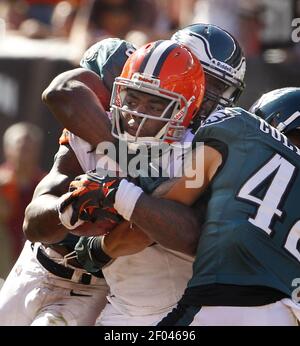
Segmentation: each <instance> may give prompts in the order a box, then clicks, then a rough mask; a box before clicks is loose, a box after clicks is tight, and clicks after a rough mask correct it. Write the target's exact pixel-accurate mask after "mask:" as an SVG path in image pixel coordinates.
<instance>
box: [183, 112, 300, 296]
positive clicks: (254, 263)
mask: <svg viewBox="0 0 300 346" xmlns="http://www.w3.org/2000/svg"><path fill="white" fill-rule="evenodd" d="M194 141H195V143H194V146H195V145H196V143H197V142H204V143H205V144H207V145H209V146H212V147H215V148H216V149H217V150H218V151H219V152H221V154H222V157H223V164H222V167H220V169H219V171H218V172H217V174H216V175H215V177H214V178H213V181H212V183H211V185H210V196H211V197H210V199H209V202H208V206H207V214H206V221H205V223H204V225H203V229H202V231H201V236H200V240H199V245H198V249H197V256H196V260H195V263H194V273H193V277H192V279H191V280H190V282H189V284H188V287H196V286H200V285H207V284H215V283H217V284H231V285H245V286H252V285H253V286H254V285H256V286H266V287H271V288H274V289H276V290H279V291H281V292H284V293H285V294H287V295H291V293H292V291H293V290H294V289H295V287H294V286H293V280H294V279H296V278H300V246H299V245H300V174H299V169H300V149H298V148H297V147H295V146H294V145H292V144H291V143H290V142H289V141H288V139H287V138H286V137H285V136H284V135H283V134H281V133H279V132H278V131H277V130H276V129H274V128H273V127H271V126H270V125H268V124H267V123H266V122H265V121H264V120H262V119H259V118H258V117H256V116H254V115H252V114H250V113H248V112H246V111H244V110H243V109H240V108H233V109H225V110H224V111H220V112H218V113H215V114H213V115H211V116H210V117H209V118H208V119H207V121H206V122H205V123H204V125H203V126H202V127H201V128H200V129H199V130H198V131H197V133H196V136H195V140H194Z"/></svg>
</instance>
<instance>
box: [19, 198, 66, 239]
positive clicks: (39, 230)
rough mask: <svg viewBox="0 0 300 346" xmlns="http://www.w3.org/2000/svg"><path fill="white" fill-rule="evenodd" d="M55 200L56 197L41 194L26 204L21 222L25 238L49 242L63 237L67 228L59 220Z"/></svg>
mask: <svg viewBox="0 0 300 346" xmlns="http://www.w3.org/2000/svg"><path fill="white" fill-rule="evenodd" d="M57 200H58V197H55V196H52V195H42V196H39V197H37V198H35V199H34V200H33V201H32V202H31V203H30V204H29V205H28V206H27V208H26V211H25V218H24V223H23V231H24V233H25V235H26V237H27V239H29V240H30V241H32V242H37V241H39V242H42V243H49V244H51V243H56V242H58V241H60V240H62V239H64V238H65V236H66V234H67V233H68V229H66V228H65V227H64V226H62V225H61V222H60V220H59V217H58V212H57V207H56V205H57Z"/></svg>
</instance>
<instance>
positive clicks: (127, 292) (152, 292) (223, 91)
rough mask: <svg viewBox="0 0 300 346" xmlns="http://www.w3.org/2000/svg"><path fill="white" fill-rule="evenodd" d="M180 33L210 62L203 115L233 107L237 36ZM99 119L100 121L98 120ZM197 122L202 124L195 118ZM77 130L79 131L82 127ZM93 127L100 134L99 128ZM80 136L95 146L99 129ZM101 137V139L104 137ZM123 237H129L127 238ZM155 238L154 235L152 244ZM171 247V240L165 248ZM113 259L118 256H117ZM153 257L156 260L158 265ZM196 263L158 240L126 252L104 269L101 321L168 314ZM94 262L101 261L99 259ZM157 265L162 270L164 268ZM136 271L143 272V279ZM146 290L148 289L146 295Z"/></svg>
mask: <svg viewBox="0 0 300 346" xmlns="http://www.w3.org/2000/svg"><path fill="white" fill-rule="evenodd" d="M182 31H183V33H181V34H179V35H175V37H176V40H180V39H182V41H183V42H182V43H184V44H185V45H186V46H188V45H190V49H191V50H192V51H193V53H194V54H196V55H197V57H198V58H200V60H201V62H202V61H203V62H204V63H205V62H206V64H204V65H203V66H204V71H205V75H206V82H207V84H206V87H207V89H206V96H205V103H206V106H205V107H206V111H203V110H202V111H201V113H200V116H201V118H202V117H205V115H207V114H206V112H209V111H211V110H213V109H216V108H221V107H222V106H225V105H228V106H229V105H232V104H233V103H234V102H235V101H236V100H237V98H238V96H239V94H240V92H241V91H242V89H243V77H244V72H245V58H244V56H243V54H242V52H241V50H240V47H239V45H238V43H237V42H236V40H235V39H234V38H233V37H232V36H231V35H230V34H228V33H227V32H225V31H223V30H222V29H221V28H218V27H216V26H214V25H204V24H197V25H193V26H191V27H188V28H186V29H184V30H182ZM191 42H192V43H191ZM203 42H204V43H205V45H204V43H203ZM216 42H218V44H219V43H220V42H222V43H223V50H218V49H217V48H218V45H216ZM207 46H208V47H211V48H210V49H209V50H208V52H209V53H206V51H207ZM205 48H206V49H205ZM211 52H212V53H211ZM230 57H234V59H232V60H231V59H230ZM228 71H229V72H230V73H229V72H228ZM225 72H226V73H225ZM224 75H225V77H224ZM80 116H81V112H80V111H76V110H75V109H74V110H72V111H70V109H68V113H67V112H65V113H64V112H61V113H60V114H59V115H58V117H59V118H60V119H61V121H62V122H63V123H64V125H66V120H68V121H69V120H70V119H72V120H73V119H74V120H73V121H74V124H76V123H77V122H78V119H79V118H80ZM72 117H73V118H72ZM199 119H200V117H199ZM95 120H96V121H97V119H95ZM89 121H90V120H89ZM197 123H199V122H198V121H197ZM70 125H71V126H72V124H71V122H70V121H69V123H68V126H69V127H70ZM71 129H72V127H71ZM74 129H75V130H76V131H77V130H78V128H74ZM92 130H94V131H95V132H97V131H96V127H95V126H93V128H92ZM99 130H100V128H99ZM78 134H79V135H80V136H81V137H82V138H85V139H86V140H88V141H89V142H91V143H93V144H97V139H96V140H95V136H96V135H95V133H93V134H90V135H89V134H88V132H86V131H81V132H79V133H78ZM89 136H91V137H89ZM98 138H99V139H98V141H100V140H101V139H100V136H98ZM198 207H199V206H198ZM124 238H125V239H126V237H124ZM123 241H124V240H123ZM152 242H153V241H152V240H151V239H150V240H149V244H148V245H150V244H151V243H152ZM107 243H108V238H107V237H104V238H102V241H101V242H99V244H100V246H101V245H102V247H104V249H105V253H106V254H110V249H109V248H108V247H107V246H106V245H107ZM89 244H93V245H92V246H93V250H94V251H93V252H95V254H94V255H96V256H97V253H101V251H102V252H103V249H100V250H99V249H97V248H96V246H95V243H94V242H92V241H90V242H89ZM96 244H97V243H96ZM170 245H171V244H168V246H167V247H170ZM131 246H132V243H131ZM143 246H144V245H143ZM127 250H128V249H127ZM112 257H113V258H114V256H112ZM153 259H156V260H155V263H154V262H153V261H154V260H153ZM166 260H167V262H168V263H173V264H174V268H175V267H176V268H177V271H176V272H174V270H173V269H172V267H173V266H172V267H170V268H169V269H168V268H166V271H163V270H162V268H164V267H165V264H164V263H166ZM192 261H193V258H192V257H190V256H185V257H184V256H183V255H182V254H179V253H178V252H175V253H172V251H170V250H167V249H165V248H164V247H162V246H161V245H159V244H155V245H152V246H150V247H147V248H146V249H145V250H144V251H140V252H139V253H136V254H135V255H131V256H122V257H120V258H117V259H114V260H113V261H111V262H109V263H108V264H106V265H105V267H104V268H103V272H104V275H105V277H106V279H107V281H108V282H109V286H110V289H111V292H110V295H109V296H108V299H109V301H110V304H108V305H107V307H106V308H105V309H104V311H103V313H102V314H101V317H100V319H99V323H100V324H102V325H125V324H128V325H129V324H132V325H139V324H150V323H155V321H157V320H158V319H159V317H160V316H161V315H162V314H166V313H167V312H168V311H169V310H170V309H171V308H172V306H174V304H176V300H177V299H178V296H179V295H180V294H181V293H182V292H183V290H184V288H185V285H186V282H187V280H188V278H189V276H190V275H191V267H192ZM96 262H98V264H99V265H100V264H101V258H100V259H99V260H98V261H96ZM157 268H160V271H158V270H157ZM179 268H180V269H179ZM160 272H161V274H160ZM136 273H143V279H141V278H140V276H139V275H136ZM116 279H117V280H116ZM158 281H159V282H161V285H160V286H158V285H156V284H155V283H156V282H158ZM141 285H143V290H141V289H140V288H141ZM134 287H136V288H137V289H138V291H137V292H136V293H135V292H134V290H133V288H134ZM171 287H173V289H172V290H173V292H174V293H173V294H170V292H171V291H170V289H171ZM174 287H175V288H176V290H174ZM142 292H144V293H143V294H142ZM158 297H159V298H158Z"/></svg>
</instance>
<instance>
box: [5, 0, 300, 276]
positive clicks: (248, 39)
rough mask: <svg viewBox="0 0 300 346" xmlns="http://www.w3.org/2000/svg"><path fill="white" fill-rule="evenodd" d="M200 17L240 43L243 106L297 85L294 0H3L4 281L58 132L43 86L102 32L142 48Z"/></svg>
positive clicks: (299, 4)
mask: <svg viewBox="0 0 300 346" xmlns="http://www.w3.org/2000/svg"><path fill="white" fill-rule="evenodd" d="M295 18H299V24H298V26H299V27H297V20H296V21H295V20H294V19H295ZM197 22H202V23H212V24H217V25H219V26H221V27H222V28H224V29H226V30H228V31H229V32H230V33H231V34H233V35H234V36H235V37H236V38H237V39H238V41H239V42H240V44H241V46H242V48H243V49H244V52H245V55H246V57H247V71H246V89H245V91H244V94H243V96H242V97H241V99H240V102H239V105H240V106H243V107H245V108H248V107H249V106H250V105H251V104H252V103H253V102H254V100H256V98H257V97H259V96H260V95H261V94H262V93H264V92H266V91H269V90H271V89H274V88H280V87H284V86H300V63H299V61H300V60H299V59H300V42H297V41H300V29H299V28H300V0H65V1H61V0H0V135H1V138H2V141H1V143H0V163H1V165H0V278H1V277H2V278H5V277H6V275H7V273H8V272H9V270H10V268H11V266H12V264H13V263H14V261H15V259H16V258H17V256H18V254H19V252H20V250H21V248H22V246H23V242H24V238H23V233H22V222H23V214H24V209H25V207H26V205H27V204H28V203H29V201H30V200H31V197H32V193H33V191H34V188H35V186H36V184H37V182H38V181H39V180H40V179H41V178H42V176H43V175H44V174H45V172H47V170H48V169H49V168H50V167H51V164H52V162H53V155H54V154H55V152H56V151H57V147H58V137H59V135H60V132H61V130H62V129H61V127H60V125H59V124H58V123H57V122H56V121H55V119H54V118H53V117H52V115H51V114H50V113H49V112H48V110H47V109H46V107H45V105H43V104H42V102H41V93H42V91H43V90H44V89H45V88H46V86H47V85H48V84H49V83H50V81H51V80H52V79H53V78H54V77H55V76H56V75H57V74H59V73H60V72H63V71H65V70H68V69H70V68H73V67H76V66H78V63H79V60H80V58H81V56H82V54H83V52H84V51H85V50H86V49H87V48H88V47H89V46H90V45H92V44H93V43H95V42H97V41H99V40H101V39H103V38H106V37H119V38H124V39H126V40H129V41H131V42H133V43H135V44H136V45H137V46H141V45H142V44H144V43H146V42H149V41H153V40H157V39H166V38H170V36H171V35H172V34H173V33H174V32H175V31H176V30H178V29H179V28H182V27H184V26H186V25H188V24H192V23H197ZM297 29H298V30H297Z"/></svg>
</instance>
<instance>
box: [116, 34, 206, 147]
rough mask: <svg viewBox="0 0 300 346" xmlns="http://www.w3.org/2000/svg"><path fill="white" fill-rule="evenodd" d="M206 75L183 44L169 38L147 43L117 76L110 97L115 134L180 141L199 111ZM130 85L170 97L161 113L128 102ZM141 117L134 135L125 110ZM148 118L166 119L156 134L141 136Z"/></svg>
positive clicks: (131, 138)
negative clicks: (144, 110)
mask: <svg viewBox="0 0 300 346" xmlns="http://www.w3.org/2000/svg"><path fill="white" fill-rule="evenodd" d="M204 86H205V77H204V72H203V70H202V67H201V64H200V62H199V60H198V59H197V58H196V57H194V56H193V54H192V53H191V52H190V51H189V50H188V49H187V48H185V47H184V46H182V45H180V44H178V43H176V42H174V41H170V40H165V41H163V40H161V41H156V42H152V43H148V44H146V45H144V46H143V47H141V48H139V49H138V50H137V51H135V52H134V53H133V54H132V55H131V56H130V57H129V58H128V60H127V61H126V63H125V65H124V68H123V71H122V73H121V76H120V77H118V78H116V80H115V83H114V88H113V92H112V98H111V111H112V134H113V135H114V136H115V137H117V138H119V139H123V140H126V141H128V142H138V143H144V144H149V143H154V142H160V141H166V142H168V143H172V142H175V141H176V142H177V141H180V140H181V139H182V137H183V135H184V133H185V130H186V128H187V127H188V126H189V124H190V123H191V121H192V119H193V117H194V116H195V115H196V114H197V112H198V110H199V107H200V105H201V102H202V99H203V95H204V91H205V90H204V89H205V88H204ZM128 89H133V90H137V91H139V92H143V93H147V94H151V95H155V96H159V97H161V98H164V99H167V100H168V105H167V107H166V108H165V109H164V111H162V113H161V115H160V116H153V115H151V114H144V113H139V112H137V111H135V110H131V109H130V106H128V105H125V102H124V99H125V96H126V92H127V90H128ZM128 113H129V114H130V116H131V118H133V117H140V118H142V120H141V119H139V121H140V122H139V125H138V128H137V130H136V133H135V136H133V135H130V134H129V133H128V132H126V131H125V130H124V121H126V120H125V117H124V114H128ZM147 119H154V120H159V121H161V122H163V123H164V125H162V128H161V129H160V131H159V132H158V133H157V134H156V135H155V136H154V137H139V133H140V130H141V128H142V126H143V125H144V123H145V121H146V120H147Z"/></svg>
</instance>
